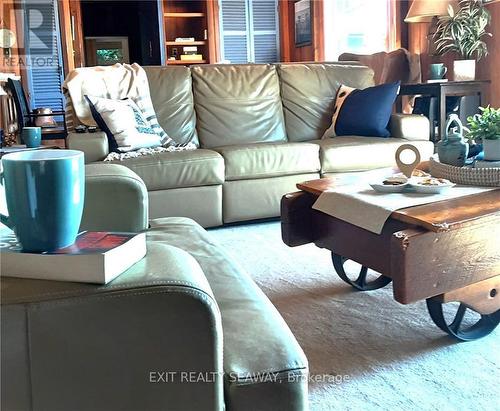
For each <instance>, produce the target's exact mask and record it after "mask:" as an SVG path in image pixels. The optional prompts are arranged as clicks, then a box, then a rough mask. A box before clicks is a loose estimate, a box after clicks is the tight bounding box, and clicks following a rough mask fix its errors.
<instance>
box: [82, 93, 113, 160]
mask: <svg viewBox="0 0 500 411" xmlns="http://www.w3.org/2000/svg"><path fill="white" fill-rule="evenodd" d="M84 97H85V100H87V103H89V108H90V113H91V114H92V117H93V118H94V121H95V122H96V124H97V127H99V128H100V129H101V130H102V131H104V133H106V137H107V138H108V147H109V151H118V144H117V143H116V140H115V137H114V136H113V133H112V132H111V130H110V129H109V127H108V126H107V124H106V122H105V121H104V119H103V118H102V117H101V115H100V114H99V112H98V111H97V109H96V108H95V106H94V104H93V103H92V101H91V100H90V99H89V96H87V95H85V96H84Z"/></svg>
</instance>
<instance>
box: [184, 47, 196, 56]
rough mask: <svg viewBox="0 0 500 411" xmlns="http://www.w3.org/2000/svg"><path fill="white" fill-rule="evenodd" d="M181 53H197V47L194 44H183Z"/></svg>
mask: <svg viewBox="0 0 500 411" xmlns="http://www.w3.org/2000/svg"><path fill="white" fill-rule="evenodd" d="M182 53H183V54H198V47H196V46H185V47H183V48H182Z"/></svg>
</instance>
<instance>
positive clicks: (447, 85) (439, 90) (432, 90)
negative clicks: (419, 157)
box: [397, 80, 490, 140]
mask: <svg viewBox="0 0 500 411" xmlns="http://www.w3.org/2000/svg"><path fill="white" fill-rule="evenodd" d="M489 83H490V81H489V80H477V81H443V82H438V83H407V84H401V88H400V90H399V95H400V96H414V95H422V96H430V97H436V98H437V104H438V107H439V117H438V129H439V137H440V138H441V137H442V136H444V134H445V132H446V130H445V128H446V97H448V96H479V104H480V105H481V106H482V105H483V101H482V95H483V89H484V87H485V86H487V85H488V84H489ZM397 109H398V111H399V112H402V107H401V99H398V106H397ZM431 137H433V140H434V136H433V135H432V136H431Z"/></svg>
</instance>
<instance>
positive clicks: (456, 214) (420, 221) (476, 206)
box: [297, 177, 500, 232]
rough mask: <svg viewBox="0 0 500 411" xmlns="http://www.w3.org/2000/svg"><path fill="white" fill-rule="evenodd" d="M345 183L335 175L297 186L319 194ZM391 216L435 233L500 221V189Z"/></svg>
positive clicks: (420, 206)
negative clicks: (482, 221) (483, 220)
mask: <svg viewBox="0 0 500 411" xmlns="http://www.w3.org/2000/svg"><path fill="white" fill-rule="evenodd" d="M346 183H347V181H346V180H339V179H337V178H335V177H333V178H322V179H318V180H311V181H306V182H304V183H300V184H297V188H298V189H299V190H302V191H305V192H308V193H311V194H314V195H316V196H319V195H320V194H321V193H322V192H324V191H326V190H331V189H334V188H335V187H339V185H344V184H346ZM391 218H393V219H395V220H398V221H402V222H404V223H408V224H411V225H416V226H419V227H423V228H425V229H427V230H430V231H434V232H440V231H448V230H453V229H457V228H460V227H461V226H463V225H464V224H466V223H468V222H471V221H474V220H477V219H479V218H491V219H492V221H493V220H495V221H496V222H500V189H493V190H491V191H486V192H483V193H478V194H472V195H468V196H466V197H460V198H453V199H450V200H444V201H438V202H434V203H429V204H424V205H419V206H414V207H408V208H403V209H401V210H396V211H393V213H392V214H391Z"/></svg>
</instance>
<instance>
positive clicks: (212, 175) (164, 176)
mask: <svg viewBox="0 0 500 411" xmlns="http://www.w3.org/2000/svg"><path fill="white" fill-rule="evenodd" d="M111 163H116V164H121V165H124V166H126V167H128V168H130V169H131V170H132V171H135V172H136V173H137V174H138V175H139V177H141V178H142V179H143V180H144V184H146V187H147V188H148V191H155V190H166V189H170V188H181V187H199V186H208V185H214V184H222V183H223V182H224V159H223V158H222V156H221V155H220V154H219V153H217V152H215V151H212V150H203V149H197V150H186V151H174V152H164V153H158V154H153V155H147V156H142V157H136V158H130V159H126V160H123V161H112V162H111Z"/></svg>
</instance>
